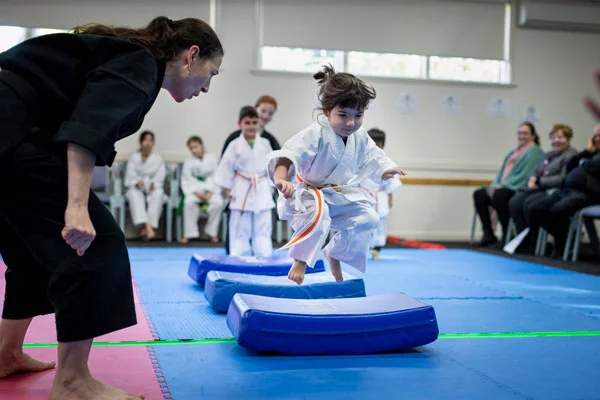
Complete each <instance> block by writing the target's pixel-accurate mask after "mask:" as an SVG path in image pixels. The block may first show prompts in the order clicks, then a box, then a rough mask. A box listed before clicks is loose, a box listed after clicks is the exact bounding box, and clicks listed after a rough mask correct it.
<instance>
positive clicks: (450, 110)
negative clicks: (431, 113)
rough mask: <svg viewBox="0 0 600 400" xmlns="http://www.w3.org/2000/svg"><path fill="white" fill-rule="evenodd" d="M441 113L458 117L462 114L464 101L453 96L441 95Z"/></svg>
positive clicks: (439, 104)
mask: <svg viewBox="0 0 600 400" xmlns="http://www.w3.org/2000/svg"><path fill="white" fill-rule="evenodd" d="M438 106H439V110H440V113H442V114H450V115H458V114H460V113H461V112H462V100H461V98H460V97H459V96H455V95H452V94H441V95H440V100H439V103H438Z"/></svg>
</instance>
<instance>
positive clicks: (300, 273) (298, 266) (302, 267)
mask: <svg viewBox="0 0 600 400" xmlns="http://www.w3.org/2000/svg"><path fill="white" fill-rule="evenodd" d="M305 273H306V263H305V262H304V261H300V260H294V264H293V265H292V268H290V272H289V273H288V279H289V280H292V281H294V282H296V283H297V284H298V285H301V284H302V282H304V274H305Z"/></svg>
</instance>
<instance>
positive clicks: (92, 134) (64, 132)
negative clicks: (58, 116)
mask: <svg viewBox="0 0 600 400" xmlns="http://www.w3.org/2000/svg"><path fill="white" fill-rule="evenodd" d="M54 141H55V142H57V143H61V142H68V143H75V144H77V145H79V146H82V147H85V148H86V149H88V150H89V151H91V152H92V153H94V154H95V155H96V165H98V166H104V165H107V166H109V167H110V166H111V165H112V163H113V161H114V159H115V155H116V154H117V152H116V151H115V146H114V143H113V142H112V141H111V140H109V139H108V138H107V137H106V136H104V135H102V134H101V133H100V132H98V131H96V130H95V129H93V128H91V127H89V126H87V125H84V124H81V123H79V122H75V121H65V122H63V124H62V125H61V127H60V129H59V130H58V133H57V134H56V136H55V138H54Z"/></svg>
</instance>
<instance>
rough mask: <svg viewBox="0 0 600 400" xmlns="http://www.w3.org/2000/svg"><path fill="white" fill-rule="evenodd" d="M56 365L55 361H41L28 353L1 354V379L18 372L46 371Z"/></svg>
mask: <svg viewBox="0 0 600 400" xmlns="http://www.w3.org/2000/svg"><path fill="white" fill-rule="evenodd" d="M55 366H56V363H55V362H54V361H51V362H43V361H39V360H36V359H35V358H33V357H31V356H30V355H29V354H26V353H20V354H19V355H9V356H5V355H0V379H2V378H6V377H7V376H9V375H13V374H18V373H24V372H40V371H46V370H48V369H52V368H54V367H55Z"/></svg>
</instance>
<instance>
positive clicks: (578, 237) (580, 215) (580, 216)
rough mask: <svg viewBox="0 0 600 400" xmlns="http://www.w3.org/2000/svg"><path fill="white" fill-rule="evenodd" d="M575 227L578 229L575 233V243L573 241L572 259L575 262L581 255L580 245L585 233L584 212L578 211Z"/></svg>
mask: <svg viewBox="0 0 600 400" xmlns="http://www.w3.org/2000/svg"><path fill="white" fill-rule="evenodd" d="M575 225H576V226H575V229H577V230H576V231H575V232H574V233H575V243H573V255H572V258H571V261H573V262H575V261H577V258H578V257H579V245H580V243H581V234H582V233H583V231H582V229H583V226H582V225H583V213H581V212H580V213H577V215H576V218H575Z"/></svg>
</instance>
